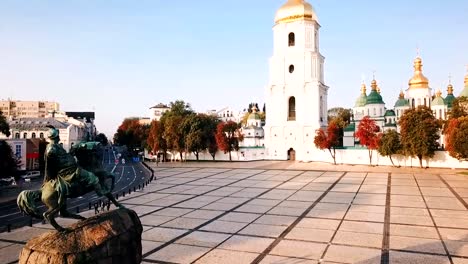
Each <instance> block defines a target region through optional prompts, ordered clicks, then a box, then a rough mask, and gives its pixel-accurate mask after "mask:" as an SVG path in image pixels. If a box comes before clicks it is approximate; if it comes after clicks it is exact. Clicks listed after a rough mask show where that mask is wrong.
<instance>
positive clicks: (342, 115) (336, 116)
mask: <svg viewBox="0 0 468 264" xmlns="http://www.w3.org/2000/svg"><path fill="white" fill-rule="evenodd" d="M352 113H353V112H352V110H351V109H346V108H343V107H334V108H331V109H329V110H328V123H331V122H335V123H336V124H337V125H338V127H339V128H342V129H343V128H345V127H346V126H347V125H349V123H350V122H351V116H352Z"/></svg>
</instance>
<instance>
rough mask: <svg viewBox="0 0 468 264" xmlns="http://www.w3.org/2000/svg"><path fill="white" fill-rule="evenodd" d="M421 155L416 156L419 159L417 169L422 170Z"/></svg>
mask: <svg viewBox="0 0 468 264" xmlns="http://www.w3.org/2000/svg"><path fill="white" fill-rule="evenodd" d="M422 158H423V157H422V155H418V159H419V167H420V168H422V167H423V166H422Z"/></svg>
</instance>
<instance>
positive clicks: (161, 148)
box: [146, 120, 167, 161]
mask: <svg viewBox="0 0 468 264" xmlns="http://www.w3.org/2000/svg"><path fill="white" fill-rule="evenodd" d="M163 135H164V126H163V123H161V122H160V121H157V120H153V121H152V122H151V125H150V130H149V133H148V139H147V141H146V142H147V146H148V147H147V149H148V150H150V151H151V152H153V155H154V154H156V155H158V153H159V152H161V153H162V160H163V161H166V153H167V143H166V140H165V139H164V137H163Z"/></svg>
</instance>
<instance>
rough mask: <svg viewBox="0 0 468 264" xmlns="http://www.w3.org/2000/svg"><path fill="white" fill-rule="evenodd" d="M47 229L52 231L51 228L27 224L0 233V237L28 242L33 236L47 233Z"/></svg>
mask: <svg viewBox="0 0 468 264" xmlns="http://www.w3.org/2000/svg"><path fill="white" fill-rule="evenodd" d="M40 225H42V224H40ZM47 231H50V230H47V229H43V228H36V227H29V226H25V227H22V228H18V229H13V230H12V231H11V232H9V233H7V232H5V233H0V239H6V240H13V241H22V242H26V241H28V240H29V239H30V238H31V237H34V236H38V235H40V234H43V233H45V232H47ZM0 263H1V262H0Z"/></svg>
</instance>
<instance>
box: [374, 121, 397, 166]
mask: <svg viewBox="0 0 468 264" xmlns="http://www.w3.org/2000/svg"><path fill="white" fill-rule="evenodd" d="M378 145H379V147H378V149H377V151H378V152H379V154H380V155H382V156H384V157H385V156H388V157H389V158H390V161H391V162H392V165H393V166H395V163H393V159H392V155H395V154H398V153H400V150H401V144H400V134H399V133H398V132H397V131H396V130H393V129H390V130H387V131H385V132H384V133H383V134H382V136H381V137H380V142H379V144H378Z"/></svg>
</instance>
